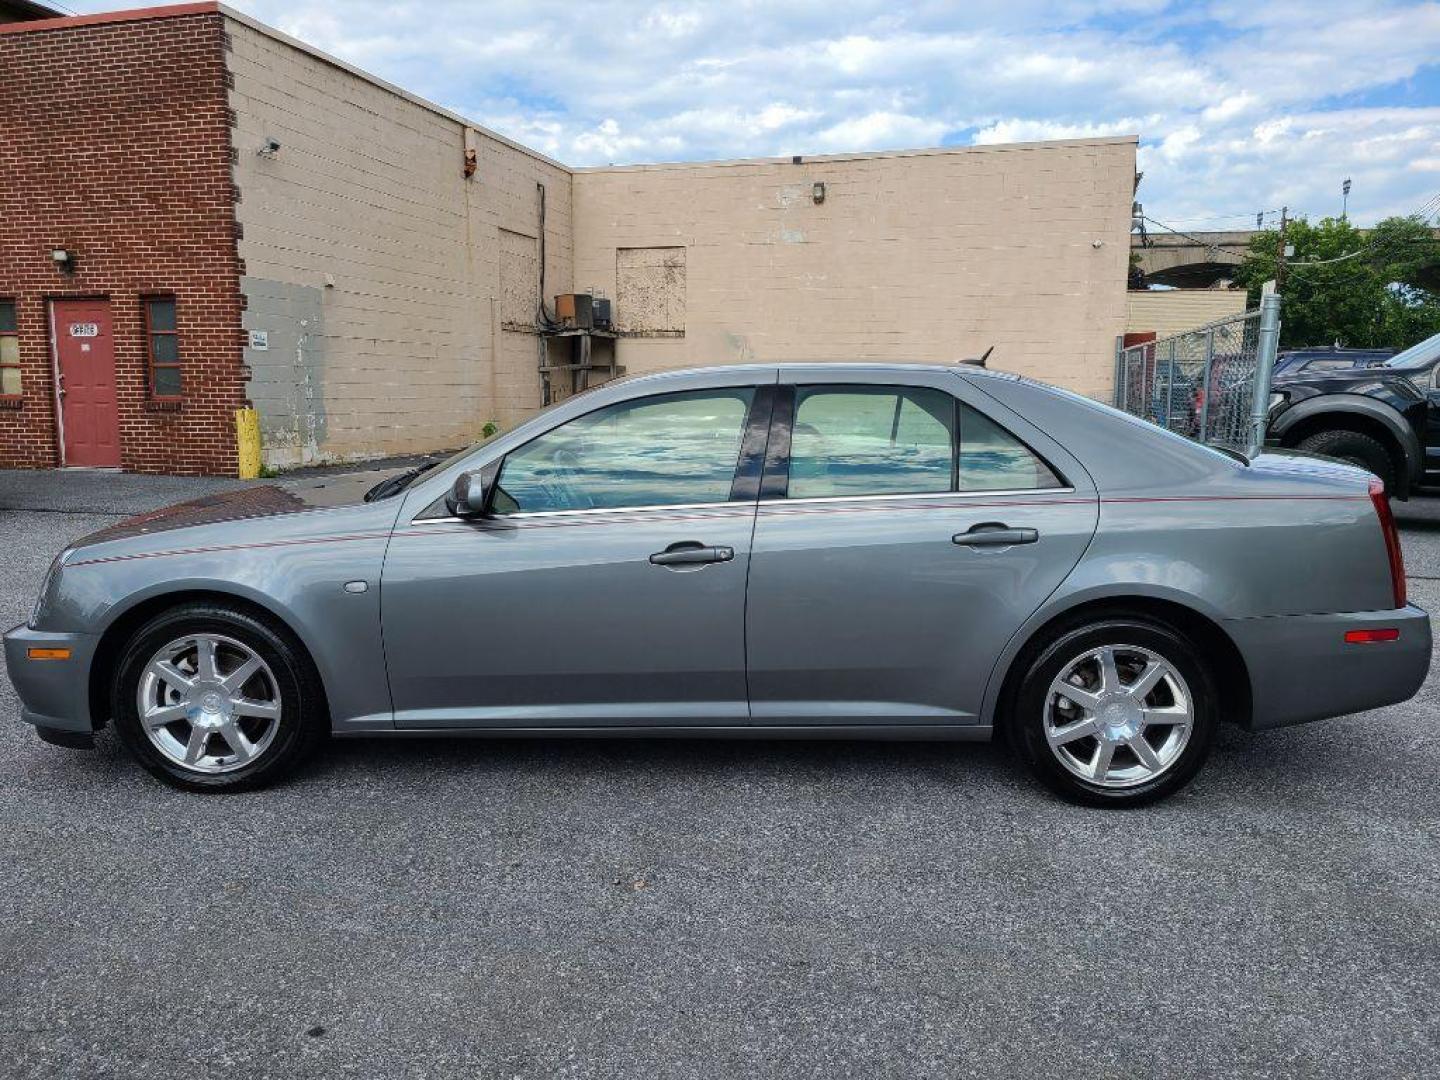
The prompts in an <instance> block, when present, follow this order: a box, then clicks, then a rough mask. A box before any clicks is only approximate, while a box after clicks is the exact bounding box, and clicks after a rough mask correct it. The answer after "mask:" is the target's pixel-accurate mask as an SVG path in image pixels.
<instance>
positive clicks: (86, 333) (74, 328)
mask: <svg viewBox="0 0 1440 1080" xmlns="http://www.w3.org/2000/svg"><path fill="white" fill-rule="evenodd" d="M70 336H71V337H99V336H100V324H99V323H93V322H72V323H71V324H70Z"/></svg>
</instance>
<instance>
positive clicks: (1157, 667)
mask: <svg viewBox="0 0 1440 1080" xmlns="http://www.w3.org/2000/svg"><path fill="white" fill-rule="evenodd" d="M1194 723H1195V704H1194V699H1193V698H1192V697H1191V695H1190V688H1189V687H1188V686H1187V685H1186V683H1185V679H1184V677H1183V676H1182V675H1181V674H1180V672H1179V671H1178V670H1177V669H1176V668H1175V666H1174V665H1173V664H1172V663H1170V661H1168V660H1166V659H1165V658H1164V657H1163V656H1161V655H1160V654H1159V653H1157V652H1155V651H1153V650H1151V649H1146V648H1142V647H1141V646H1139V645H1104V646H1101V647H1099V648H1095V649H1089V650H1087V651H1086V652H1084V653H1082V654H1081V655H1079V656H1077V657H1075V658H1074V659H1072V660H1071V661H1070V662H1069V663H1067V664H1065V665H1064V666H1063V667H1062V668H1061V669H1060V674H1059V675H1057V676H1056V677H1055V679H1054V681H1053V682H1052V683H1051V684H1050V689H1049V691H1048V692H1047V694H1046V696H1045V715H1044V732H1045V741H1046V743H1047V744H1048V745H1049V747H1050V751H1051V753H1053V754H1054V755H1055V757H1056V759H1057V760H1058V761H1059V762H1060V764H1061V765H1063V766H1064V767H1065V769H1066V770H1068V771H1069V772H1070V773H1072V774H1073V775H1075V776H1077V777H1079V778H1080V779H1081V780H1084V781H1085V782H1087V783H1089V784H1095V785H1097V786H1100V787H1106V788H1126V787H1134V786H1136V785H1138V784H1144V783H1147V782H1148V781H1150V780H1153V779H1155V778H1156V777H1158V776H1160V775H1162V774H1163V773H1165V772H1167V771H1168V770H1169V769H1170V768H1171V767H1172V766H1173V765H1174V764H1175V763H1176V762H1177V761H1178V760H1179V759H1180V755H1181V754H1182V753H1183V752H1184V750H1185V745H1186V744H1187V743H1188V742H1189V741H1190V734H1191V731H1192V730H1193V728H1194Z"/></svg>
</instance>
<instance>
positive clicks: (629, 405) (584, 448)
mask: <svg viewBox="0 0 1440 1080" xmlns="http://www.w3.org/2000/svg"><path fill="white" fill-rule="evenodd" d="M754 395H755V391H754V390H753V389H752V388H749V387H743V388H736V389H731V390H704V391H697V392H695V393H689V394H666V395H663V396H658V397H651V398H643V399H640V400H638V401H627V402H622V403H620V404H618V405H611V406H608V407H606V408H604V409H599V410H597V411H596V412H593V413H589V414H587V415H585V416H582V417H579V418H578V419H575V420H572V421H570V422H569V423H568V424H565V425H563V426H561V427H558V428H556V429H555V430H554V431H549V432H546V433H545V434H544V435H541V436H540V437H539V438H537V439H535V440H533V441H531V442H528V443H526V444H525V445H524V446H522V447H521V448H520V449H518V450H516V451H515V452H514V453H512V454H510V455H509V456H508V457H506V459H505V464H504V466H503V467H502V468H501V470H500V480H499V485H498V488H499V490H498V491H497V492H496V498H495V509H496V511H497V512H499V513H502V514H505V513H515V512H517V511H541V510H603V509H611V508H615V507H625V506H674V505H676V504H680V503H713V502H726V501H728V500H729V498H730V485H731V484H732V483H733V481H734V479H735V465H736V462H737V461H738V460H739V457H740V439H741V435H742V434H743V432H744V429H745V417H746V414H747V413H748V411H749V408H750V400H751V398H753V397H754Z"/></svg>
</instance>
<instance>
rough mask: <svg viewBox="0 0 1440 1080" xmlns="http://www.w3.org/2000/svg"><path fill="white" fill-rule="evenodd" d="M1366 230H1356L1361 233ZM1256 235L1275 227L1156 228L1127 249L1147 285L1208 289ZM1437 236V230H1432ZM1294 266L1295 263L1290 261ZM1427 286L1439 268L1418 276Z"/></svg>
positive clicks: (1439, 280) (1439, 276) (1435, 283)
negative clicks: (1137, 256) (1185, 230)
mask: <svg viewBox="0 0 1440 1080" xmlns="http://www.w3.org/2000/svg"><path fill="white" fill-rule="evenodd" d="M1368 234H1369V230H1363V229H1362V230H1360V235H1361V236H1366V235H1368ZM1256 235H1266V236H1269V237H1271V242H1272V243H1273V242H1274V240H1275V230H1274V229H1267V230H1265V231H1264V232H1263V233H1259V234H1257V233H1256V231H1255V230H1246V229H1241V230H1236V231H1232V232H1193V233H1172V232H1164V231H1160V230H1157V231H1155V232H1152V233H1149V234H1147V235H1146V236H1145V237H1143V238H1142V237H1141V236H1140V235H1139V234H1138V233H1136V234H1132V235H1131V237H1130V249H1131V250H1132V251H1135V252H1138V253H1139V254H1140V269H1141V271H1143V272H1144V274H1145V284H1147V285H1170V286H1173V287H1174V288H1177V289H1208V288H1211V287H1212V286H1214V285H1216V284H1218V283H1219V282H1222V281H1226V280H1228V279H1229V278H1230V277H1231V276H1232V275H1233V274H1234V273H1235V267H1237V266H1239V265H1240V262H1241V260H1242V259H1243V258H1244V253H1245V252H1246V251H1247V250H1249V247H1250V240H1251V238H1252V237H1254V236H1256ZM1435 236H1436V238H1437V239H1440V229H1436V230H1435ZM1291 265H1295V264H1293V263H1292V264H1291ZM1421 283H1422V284H1424V285H1425V286H1426V287H1427V288H1430V289H1436V288H1440V267H1435V268H1431V269H1429V270H1427V271H1426V272H1425V273H1424V274H1423V275H1422V277H1421Z"/></svg>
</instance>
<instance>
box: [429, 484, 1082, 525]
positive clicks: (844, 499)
mask: <svg viewBox="0 0 1440 1080" xmlns="http://www.w3.org/2000/svg"><path fill="white" fill-rule="evenodd" d="M1073 494H1075V489H1074V488H1073V487H1050V488H994V489H992V490H989V491H927V492H917V493H916V494H913V495H904V494H899V495H816V496H813V497H811V498H805V499H762V500H761V501H760V502H759V503H755V502H752V501H748V500H746V501H736V502H711V503H660V504H655V505H646V506H606V507H600V508H597V509H593V510H521V511H519V512H517V513H514V514H497V515H495V516H493V517H490V518H485V519H482V520H487V521H514V520H520V519H524V520H532V519H536V518H555V517H589V516H592V515H605V514H637V513H648V512H651V511H655V510H725V509H731V508H743V507H754V506H758V507H759V508H760V509H761V510H764V509H765V508H766V507H782V506H801V505H807V506H808V505H812V504H816V503H824V504H828V503H862V502H895V501H899V500H902V499H903V500H908V501H912V502H913V501H916V500H925V501H936V500H940V499H964V500H972V499H986V498H996V497H1000V496H1009V495H1073ZM475 520H477V519H475V518H462V517H435V518H421V517H417V518H412V519H411V520H410V524H411V526H412V527H413V526H416V525H437V524H445V523H447V522H468V521H475Z"/></svg>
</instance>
